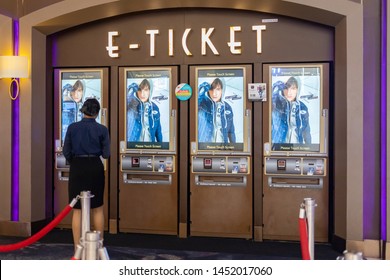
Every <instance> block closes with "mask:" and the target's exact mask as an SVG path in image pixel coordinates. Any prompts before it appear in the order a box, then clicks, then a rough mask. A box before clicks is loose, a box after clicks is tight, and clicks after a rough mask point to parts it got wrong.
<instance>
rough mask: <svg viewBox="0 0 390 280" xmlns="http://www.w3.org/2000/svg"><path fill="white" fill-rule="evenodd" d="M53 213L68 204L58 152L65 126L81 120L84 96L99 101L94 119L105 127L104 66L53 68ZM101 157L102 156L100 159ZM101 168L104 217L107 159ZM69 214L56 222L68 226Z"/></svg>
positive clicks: (64, 169) (64, 165)
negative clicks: (103, 168) (103, 179)
mask: <svg viewBox="0 0 390 280" xmlns="http://www.w3.org/2000/svg"><path fill="white" fill-rule="evenodd" d="M54 78H55V79H54V91H55V94H54V104H55V107H54V108H55V110H54V119H55V122H54V133H55V150H54V163H55V168H54V172H55V174H54V214H55V215H57V214H59V213H60V212H61V211H62V210H63V208H64V207H65V206H66V205H67V204H68V203H69V201H68V180H69V163H68V162H67V161H66V159H65V157H64V155H63V154H62V147H63V144H64V140H65V135H66V131H67V129H68V126H69V125H70V124H71V123H73V122H77V121H80V120H81V119H82V117H83V116H82V113H81V112H80V109H81V107H82V105H83V102H84V101H85V100H87V99H88V98H96V99H97V100H98V101H99V102H100V107H101V110H100V113H99V115H98V117H97V118H96V121H97V122H99V123H101V124H103V125H105V126H107V123H108V112H107V104H108V69H107V68H102V69H96V68H93V69H89V68H79V69H55V71H54ZM102 160H103V159H102ZM103 164H104V167H105V173H106V174H105V178H106V183H105V194H104V201H105V203H104V212H105V215H106V217H107V216H108V215H107V213H108V203H107V202H108V191H107V189H108V179H107V178H108V176H107V160H103ZM92 199H93V198H92ZM71 226H72V223H71V215H68V216H66V217H65V218H64V219H63V220H62V221H61V222H60V223H59V224H58V227H61V228H71Z"/></svg>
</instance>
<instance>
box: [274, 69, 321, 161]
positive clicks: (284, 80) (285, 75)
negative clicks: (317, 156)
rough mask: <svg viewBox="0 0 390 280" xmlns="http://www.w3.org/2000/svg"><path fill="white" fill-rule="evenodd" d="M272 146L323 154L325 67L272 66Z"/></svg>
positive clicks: (279, 148)
mask: <svg viewBox="0 0 390 280" xmlns="http://www.w3.org/2000/svg"><path fill="white" fill-rule="evenodd" d="M269 73H270V91H269V92H270V101H271V102H269V104H270V107H271V108H270V109H271V110H270V111H271V118H270V119H271V125H270V128H271V133H270V136H271V141H270V142H271V147H272V151H278V152H291V151H298V152H309V153H310V152H313V153H318V152H321V150H320V149H321V139H322V137H321V132H322V131H323V127H321V111H322V66H321V65H305V66H300V65H288V66H285V65H283V66H270V71H269Z"/></svg>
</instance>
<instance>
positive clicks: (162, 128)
mask: <svg viewBox="0 0 390 280" xmlns="http://www.w3.org/2000/svg"><path fill="white" fill-rule="evenodd" d="M125 75H126V95H125V98H126V100H125V104H126V108H125V110H126V133H125V135H126V145H127V149H153V150H169V149H170V133H171V128H170V116H171V114H170V111H171V94H170V92H171V71H170V69H152V70H150V69H131V70H126V71H125Z"/></svg>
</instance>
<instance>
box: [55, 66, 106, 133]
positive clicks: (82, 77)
mask: <svg viewBox="0 0 390 280" xmlns="http://www.w3.org/2000/svg"><path fill="white" fill-rule="evenodd" d="M60 87H61V114H60V116H61V117H60V119H61V120H60V122H61V125H60V127H61V139H62V141H64V140H65V135H66V131H67V129H68V126H69V125H70V124H71V123H74V122H77V121H80V120H81V119H82V118H83V114H82V113H81V112H80V109H81V107H82V106H83V103H84V101H85V100H87V99H89V98H96V99H97V100H98V101H99V103H100V106H101V107H102V71H101V70H96V71H92V70H91V71H89V70H88V71H84V70H80V71H76V70H72V71H61V74H60ZM96 121H97V122H99V123H100V122H101V111H100V112H99V115H98V116H97V118H96Z"/></svg>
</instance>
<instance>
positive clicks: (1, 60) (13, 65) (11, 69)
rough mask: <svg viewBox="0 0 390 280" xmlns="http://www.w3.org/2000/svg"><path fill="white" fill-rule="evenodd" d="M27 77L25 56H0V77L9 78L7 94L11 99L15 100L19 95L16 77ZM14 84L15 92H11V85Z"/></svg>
mask: <svg viewBox="0 0 390 280" xmlns="http://www.w3.org/2000/svg"><path fill="white" fill-rule="evenodd" d="M27 77H28V65H27V57H26V56H0V79H1V78H11V79H12V80H11V84H10V86H9V91H8V93H9V96H10V98H11V99H12V100H16V99H17V98H18V96H19V81H18V80H17V79H18V78H27ZM13 84H15V85H16V93H15V95H13V93H12V85H13Z"/></svg>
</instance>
